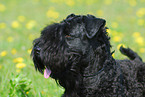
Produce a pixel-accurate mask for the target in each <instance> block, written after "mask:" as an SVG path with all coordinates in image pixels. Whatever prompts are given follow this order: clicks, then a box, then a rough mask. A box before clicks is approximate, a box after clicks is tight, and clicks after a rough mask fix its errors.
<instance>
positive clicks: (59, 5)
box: [0, 0, 145, 97]
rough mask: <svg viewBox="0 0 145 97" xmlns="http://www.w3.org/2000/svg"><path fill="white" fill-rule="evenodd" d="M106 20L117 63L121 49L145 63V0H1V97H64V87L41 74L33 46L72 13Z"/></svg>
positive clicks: (120, 57) (122, 56) (122, 57)
mask: <svg viewBox="0 0 145 97" xmlns="http://www.w3.org/2000/svg"><path fill="white" fill-rule="evenodd" d="M71 13H74V14H77V15H78V14H83V15H86V14H92V15H94V16H96V17H100V18H104V19H106V21H107V24H106V26H107V27H108V28H109V30H108V33H109V36H110V37H111V40H110V41H111V45H112V48H111V50H112V51H113V50H115V53H114V54H113V57H114V58H116V59H124V58H127V57H125V56H124V55H122V54H121V53H120V52H119V47H120V46H121V45H123V46H125V47H130V48H132V49H133V50H134V51H136V52H137V53H138V54H139V55H140V56H141V57H142V58H143V60H144V61H145V0H0V97H60V95H61V94H62V93H63V91H64V90H63V88H62V87H60V86H58V85H57V84H56V83H55V81H54V80H53V79H51V78H49V79H45V78H44V77H43V75H42V74H40V73H39V72H36V71H35V68H34V65H33V62H32V59H31V57H30V53H31V49H32V42H33V40H34V39H35V38H37V37H39V35H40V32H41V30H42V29H43V28H44V27H45V26H47V25H49V24H51V23H54V22H59V21H61V20H63V19H65V17H66V16H67V15H68V14H71Z"/></svg>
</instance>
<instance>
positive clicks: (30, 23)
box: [26, 20, 37, 29]
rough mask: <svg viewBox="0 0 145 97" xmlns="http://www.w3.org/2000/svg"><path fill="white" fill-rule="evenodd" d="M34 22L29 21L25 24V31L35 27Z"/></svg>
mask: <svg viewBox="0 0 145 97" xmlns="http://www.w3.org/2000/svg"><path fill="white" fill-rule="evenodd" d="M36 24H37V23H36V21H34V20H30V21H29V22H28V23H27V24H26V28H27V29H32V28H33V27H35V26H36Z"/></svg>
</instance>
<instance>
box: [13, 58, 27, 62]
mask: <svg viewBox="0 0 145 97" xmlns="http://www.w3.org/2000/svg"><path fill="white" fill-rule="evenodd" d="M23 61H24V59H23V58H22V57H18V58H15V59H14V60H13V62H14V63H21V62H23Z"/></svg>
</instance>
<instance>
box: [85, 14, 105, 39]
mask: <svg viewBox="0 0 145 97" xmlns="http://www.w3.org/2000/svg"><path fill="white" fill-rule="evenodd" d="M83 20H84V23H85V28H86V36H87V37H88V38H90V39H91V38H93V37H94V36H95V35H96V34H97V32H98V31H99V29H100V28H101V27H102V26H105V24H106V21H105V20H104V19H100V18H95V17H94V16H92V15H88V16H87V17H84V18H83Z"/></svg>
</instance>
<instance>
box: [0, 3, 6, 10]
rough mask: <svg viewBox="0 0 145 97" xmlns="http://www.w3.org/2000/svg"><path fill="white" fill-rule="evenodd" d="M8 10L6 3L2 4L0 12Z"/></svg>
mask: <svg viewBox="0 0 145 97" xmlns="http://www.w3.org/2000/svg"><path fill="white" fill-rule="evenodd" d="M5 10H6V7H5V5H3V4H0V12H4V11H5Z"/></svg>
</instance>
